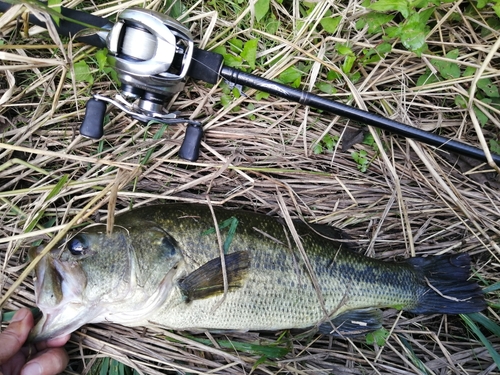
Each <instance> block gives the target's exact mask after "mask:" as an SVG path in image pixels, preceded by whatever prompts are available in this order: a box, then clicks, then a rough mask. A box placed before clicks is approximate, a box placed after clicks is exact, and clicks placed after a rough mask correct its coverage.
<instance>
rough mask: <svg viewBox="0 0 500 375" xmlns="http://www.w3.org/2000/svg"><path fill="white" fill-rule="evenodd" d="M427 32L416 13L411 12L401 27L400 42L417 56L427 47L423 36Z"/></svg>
mask: <svg viewBox="0 0 500 375" xmlns="http://www.w3.org/2000/svg"><path fill="white" fill-rule="evenodd" d="M428 32H429V30H428V27H427V26H426V24H425V23H422V21H421V20H420V16H419V14H418V13H415V14H412V16H411V17H410V18H409V19H408V20H407V22H406V23H405V24H404V25H403V27H401V33H400V38H401V43H403V45H404V46H405V47H406V48H407V49H408V50H410V51H412V52H415V53H416V54H417V55H418V56H420V54H421V53H422V52H423V49H425V48H427V44H426V43H425V37H426V36H427V33H428Z"/></svg>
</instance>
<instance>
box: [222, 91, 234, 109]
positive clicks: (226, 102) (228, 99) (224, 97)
mask: <svg viewBox="0 0 500 375" xmlns="http://www.w3.org/2000/svg"><path fill="white" fill-rule="evenodd" d="M232 101H233V97H232V96H231V95H228V94H222V95H221V97H220V102H221V104H222V106H223V107H224V108H227V107H228V106H229V104H231V102H232Z"/></svg>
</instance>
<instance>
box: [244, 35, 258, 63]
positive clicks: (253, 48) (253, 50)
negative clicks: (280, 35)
mask: <svg viewBox="0 0 500 375" xmlns="http://www.w3.org/2000/svg"><path fill="white" fill-rule="evenodd" d="M257 44H258V40H257V39H250V40H249V41H248V42H246V43H245V45H244V47H243V51H241V55H240V56H241V57H243V59H244V60H245V61H246V62H247V63H248V65H250V69H252V70H254V69H255V60H256V58H257Z"/></svg>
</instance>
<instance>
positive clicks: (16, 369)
mask: <svg viewBox="0 0 500 375" xmlns="http://www.w3.org/2000/svg"><path fill="white" fill-rule="evenodd" d="M33 325H34V319H33V315H32V314H31V311H30V310H29V309H20V310H19V311H17V312H16V314H15V315H14V316H13V317H12V320H11V322H10V324H9V326H8V327H7V328H6V329H5V330H4V331H3V332H2V333H0V343H1V345H0V375H18V374H20V375H54V374H58V373H60V372H62V371H63V370H64V369H65V368H66V366H67V365H68V361H69V358H68V354H67V353H66V351H65V350H64V349H63V348H61V346H63V345H64V344H66V342H67V341H68V340H69V337H70V335H66V336H61V337H57V338H55V339H53V340H49V341H44V342H40V343H36V344H35V345H31V353H30V348H29V347H28V346H24V343H25V341H26V338H27V337H28V334H29V332H30V330H31V328H33ZM28 356H29V358H27V357H28ZM27 360H29V361H28V362H26V361H27Z"/></svg>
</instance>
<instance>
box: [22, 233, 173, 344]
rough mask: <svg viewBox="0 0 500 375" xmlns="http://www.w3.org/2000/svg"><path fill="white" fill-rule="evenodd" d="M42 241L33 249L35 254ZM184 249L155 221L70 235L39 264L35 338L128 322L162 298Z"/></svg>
mask: <svg viewBox="0 0 500 375" xmlns="http://www.w3.org/2000/svg"><path fill="white" fill-rule="evenodd" d="M42 251H43V246H40V247H38V248H33V249H31V250H30V258H31V259H34V258H35V257H37V256H38V255H39V254H40V253H41V252H42ZM181 261H182V254H181V253H180V251H178V249H177V248H176V246H175V241H173V239H171V238H170V237H169V236H168V234H167V233H165V232H164V231H163V230H162V229H161V228H157V227H155V226H154V225H151V226H146V227H144V226H142V227H128V228H126V227H117V226H115V227H114V229H113V232H112V233H106V227H105V226H103V225H96V226H90V227H87V228H86V229H84V230H82V231H80V232H78V233H76V234H74V235H72V236H69V237H68V239H67V240H66V241H64V242H63V243H61V244H60V245H59V246H58V247H57V248H54V249H52V250H51V251H49V252H48V253H47V254H45V255H44V256H43V257H42V258H41V259H39V260H38V263H37V265H36V267H35V279H34V285H35V296H36V303H37V306H38V307H39V309H40V310H41V311H42V313H43V317H42V318H41V319H40V321H38V323H37V324H36V326H35V327H34V328H33V329H32V331H31V333H30V339H31V340H32V341H42V340H48V339H52V338H55V337H58V336H61V335H64V334H67V333H70V332H73V331H74V330H76V329H78V328H79V327H81V326H82V325H84V324H87V323H98V322H103V321H109V322H117V323H123V324H126V323H129V325H132V324H131V323H133V322H134V321H135V320H139V319H140V318H141V314H145V313H147V312H148V311H150V310H152V309H154V308H155V307H157V306H158V305H159V304H161V303H162V302H163V300H164V299H165V298H166V296H167V294H168V292H169V290H170V289H171V287H172V283H173V278H175V276H176V275H177V270H178V266H179V264H180V263H181Z"/></svg>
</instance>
